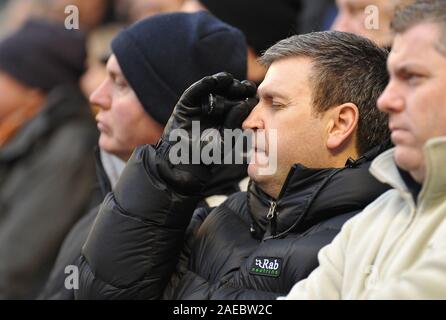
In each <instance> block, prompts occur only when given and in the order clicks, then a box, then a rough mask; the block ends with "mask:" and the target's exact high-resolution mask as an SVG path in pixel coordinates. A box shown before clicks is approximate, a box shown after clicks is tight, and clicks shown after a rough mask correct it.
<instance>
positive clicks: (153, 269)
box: [75, 146, 199, 299]
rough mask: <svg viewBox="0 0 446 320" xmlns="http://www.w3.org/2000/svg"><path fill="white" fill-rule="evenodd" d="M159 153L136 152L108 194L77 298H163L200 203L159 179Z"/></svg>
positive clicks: (83, 261) (86, 251)
mask: <svg viewBox="0 0 446 320" xmlns="http://www.w3.org/2000/svg"><path fill="white" fill-rule="evenodd" d="M154 157H155V149H154V148H153V147H152V146H143V147H140V148H138V149H136V150H135V152H134V154H133V156H132V157H131V159H130V160H129V162H128V164H127V166H126V168H125V170H124V172H123V174H122V176H121V178H120V180H119V182H118V184H117V186H116V187H115V190H114V192H113V193H110V194H108V195H107V196H106V198H105V200H104V202H103V203H102V205H101V208H100V211H99V215H98V217H97V219H96V222H95V224H94V226H93V228H92V230H91V232H90V234H89V236H88V238H87V241H86V243H85V245H84V247H83V249H82V256H81V258H80V259H79V270H80V271H79V272H80V281H79V290H77V291H76V293H75V295H76V299H159V298H160V297H161V296H162V294H163V291H164V289H165V287H166V286H167V283H168V282H169V280H170V279H171V277H172V274H173V273H174V270H175V268H176V266H177V263H178V260H179V256H180V252H181V250H182V248H183V243H184V237H185V232H186V229H187V227H188V225H189V222H190V220H191V216H192V214H193V212H194V209H195V208H196V205H197V203H198V200H199V199H198V198H196V197H186V196H182V195H179V194H176V193H174V192H172V191H170V190H169V189H168V188H167V187H166V185H165V184H164V183H163V182H162V181H161V179H159V177H158V176H157V173H156V168H155V166H147V165H146V164H147V163H155V161H154V160H155V159H154Z"/></svg>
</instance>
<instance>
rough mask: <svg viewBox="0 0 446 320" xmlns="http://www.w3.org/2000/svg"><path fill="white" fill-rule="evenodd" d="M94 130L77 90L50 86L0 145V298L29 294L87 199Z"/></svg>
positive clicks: (37, 285)
mask: <svg viewBox="0 0 446 320" xmlns="http://www.w3.org/2000/svg"><path fill="white" fill-rule="evenodd" d="M95 141H97V129H96V127H95V124H94V120H93V116H92V115H91V112H90V108H89V106H88V102H87V100H86V99H85V98H84V97H83V96H82V94H81V92H80V90H79V89H78V88H75V87H71V86H61V87H58V88H55V89H54V90H52V91H51V92H50V93H49V94H48V96H47V99H46V105H45V106H44V107H43V109H42V111H41V112H40V113H39V114H37V116H36V117H35V118H33V119H32V120H30V121H29V122H28V123H26V124H25V125H24V126H23V127H22V128H21V129H20V130H19V132H18V133H17V134H16V135H15V136H14V137H13V138H12V140H11V141H10V142H8V143H7V144H6V145H5V146H4V147H2V148H1V149H0V299H32V298H35V297H36V295H37V294H38V292H39V291H40V290H41V289H42V286H43V284H44V283H45V281H46V279H47V277H48V274H49V272H50V270H51V267H52V265H53V263H54V260H55V258H56V255H57V252H58V250H59V248H60V245H61V243H62V241H63V239H64V238H65V236H66V234H67V233H68V231H69V230H70V228H71V227H72V225H73V224H74V223H75V222H76V221H77V220H78V219H79V218H80V217H81V216H82V214H83V213H84V212H85V211H86V209H87V208H88V207H89V206H90V205H91V202H90V201H91V195H92V190H93V187H94V180H95V179H94V158H93V156H89V154H90V152H89V151H90V150H91V148H92V147H93V146H94V144H95Z"/></svg>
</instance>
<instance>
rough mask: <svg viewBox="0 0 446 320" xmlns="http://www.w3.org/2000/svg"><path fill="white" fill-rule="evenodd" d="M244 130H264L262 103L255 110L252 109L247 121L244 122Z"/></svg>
mask: <svg viewBox="0 0 446 320" xmlns="http://www.w3.org/2000/svg"><path fill="white" fill-rule="evenodd" d="M242 128H243V129H245V130H246V129H252V130H256V129H263V128H264V124H263V120H262V112H261V105H260V103H258V104H257V105H256V106H255V107H254V109H252V111H251V113H250V114H249V115H248V117H247V118H246V119H245V121H243V124H242Z"/></svg>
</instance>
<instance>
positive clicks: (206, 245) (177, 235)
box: [75, 147, 387, 299]
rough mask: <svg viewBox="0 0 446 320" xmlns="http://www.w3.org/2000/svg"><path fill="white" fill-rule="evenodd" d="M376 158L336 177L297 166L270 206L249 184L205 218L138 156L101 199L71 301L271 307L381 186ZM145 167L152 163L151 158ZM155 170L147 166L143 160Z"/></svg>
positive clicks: (145, 151)
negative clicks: (268, 302) (254, 302)
mask: <svg viewBox="0 0 446 320" xmlns="http://www.w3.org/2000/svg"><path fill="white" fill-rule="evenodd" d="M375 155H376V154H375V152H372V153H371V154H368V155H367V156H366V157H362V158H361V159H359V160H357V161H349V163H348V165H347V166H346V167H345V168H342V169H321V170H313V169H307V168H303V167H302V166H299V165H295V166H294V167H293V168H292V170H291V171H290V173H289V176H288V178H287V180H286V183H285V185H284V187H283V189H282V191H281V193H280V196H279V198H278V200H277V201H273V200H272V199H271V198H270V197H268V196H267V195H266V194H265V193H263V192H262V191H261V190H260V189H259V188H258V187H257V186H256V185H255V184H254V183H251V184H250V188H249V192H247V193H237V194H234V195H233V196H231V197H230V198H229V199H228V200H227V201H226V202H224V203H223V204H222V205H220V206H219V207H217V208H215V209H213V210H206V209H203V208H201V209H198V210H196V211H195V213H194V214H193V215H192V213H193V211H194V208H195V205H196V201H198V199H197V198H193V197H185V196H182V195H179V194H176V193H173V192H172V191H170V190H169V189H168V188H167V187H166V186H165V185H164V183H163V182H162V181H161V180H160V179H159V178H158V177H157V172H156V168H154V167H153V166H148V167H146V166H145V165H144V163H147V162H148V161H147V160H148V159H152V158H153V157H154V156H155V151H154V149H153V148H152V147H143V148H140V149H138V150H137V151H136V152H135V154H134V155H133V157H132V159H131V160H130V161H129V163H128V165H127V167H126V169H125V170H124V173H123V174H122V176H121V179H120V182H119V183H118V185H117V186H116V188H115V192H114V193H110V194H109V195H108V196H107V197H106V198H105V200H104V202H103V204H102V207H101V210H100V213H99V215H98V217H97V220H96V222H95V224H94V226H93V230H92V232H91V233H90V236H89V238H88V240H87V242H86V244H85V246H84V248H83V251H82V257H81V259H80V261H79V267H80V288H79V290H78V291H76V293H75V295H76V298H79V299H158V298H164V299H271V298H276V297H277V296H279V295H284V294H286V293H288V291H289V290H290V289H291V287H292V286H293V285H294V284H295V283H296V282H297V281H299V280H300V279H303V278H305V277H307V276H308V275H309V273H310V272H311V271H312V270H313V269H314V268H316V267H317V265H318V262H317V253H318V251H319V250H320V249H321V248H322V247H323V246H325V245H326V244H328V243H330V242H331V240H332V239H333V238H334V236H335V235H336V234H337V233H338V232H339V231H340V229H341V227H342V225H343V224H344V222H345V221H347V220H348V219H349V218H351V217H352V216H353V215H355V214H356V213H358V212H359V211H361V210H362V209H363V208H364V207H365V206H366V205H367V204H369V203H370V202H372V201H373V200H374V199H375V198H376V197H378V196H379V195H380V194H381V193H383V192H384V191H385V190H387V186H385V185H382V184H381V183H379V182H378V181H376V180H375V179H374V178H373V177H372V176H371V175H370V174H369V173H368V167H369V165H370V161H371V159H372V158H374V156H375ZM152 160H153V159H152ZM149 163H154V161H149Z"/></svg>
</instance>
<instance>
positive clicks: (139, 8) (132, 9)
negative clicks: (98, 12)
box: [115, 0, 185, 23]
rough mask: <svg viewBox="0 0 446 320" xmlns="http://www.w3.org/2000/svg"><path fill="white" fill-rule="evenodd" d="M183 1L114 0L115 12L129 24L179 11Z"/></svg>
mask: <svg viewBox="0 0 446 320" xmlns="http://www.w3.org/2000/svg"><path fill="white" fill-rule="evenodd" d="M184 1H185V0H116V1H115V12H116V15H117V17H118V18H120V20H126V21H128V22H130V23H133V22H136V21H138V20H141V19H143V18H146V17H150V16H153V15H155V14H158V13H169V12H174V11H179V10H180V8H181V6H182V4H183V2H184Z"/></svg>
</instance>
